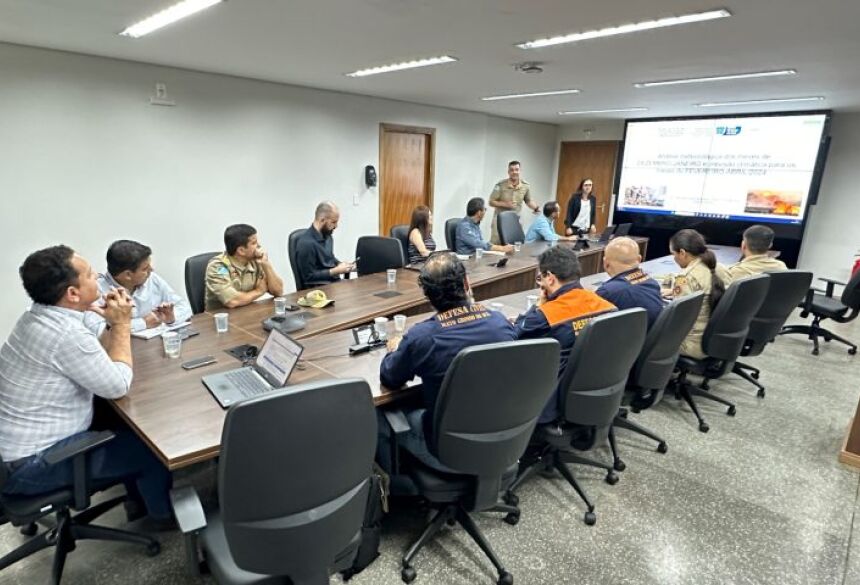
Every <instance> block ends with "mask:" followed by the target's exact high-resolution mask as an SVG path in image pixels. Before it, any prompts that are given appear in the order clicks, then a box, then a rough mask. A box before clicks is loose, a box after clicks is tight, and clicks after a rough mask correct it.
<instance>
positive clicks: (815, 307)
mask: <svg viewBox="0 0 860 585" xmlns="http://www.w3.org/2000/svg"><path fill="white" fill-rule="evenodd" d="M818 280H823V281H824V282H826V283H827V288H826V290H825V291H824V294H818V293H817V292H816V291H815V290H814V289H810V290H809V293H808V294H807V295H806V298H805V299H804V301H803V304H802V305H801V309H802V310H801V313H800V316H801V317H804V318H805V317H808V316H809V315H810V314H811V315H812V324H811V325H786V326H785V327H783V328H782V331H780V332H779V334H780V335H791V334H793V333H800V334H803V335H806V336H808V337H809V339H811V340H812V355H818V338H819V337H822V338H824V341H825V342H830V341H833V340H834V339H835V340H836V341H838V342H839V343H843V344H845V345H847V346H848V353H849V354H851V355H855V354H856V353H857V346H856V345H855V344H853V343H851V342H850V341H848V340H847V339H845V338H844V337H840V336H838V335H836V334H835V333H831V332H830V331H828V330H827V329H825V328H823V327H822V326H821V322H822V321H824V320H825V319H832V320H833V321H836V322H837V323H848V322H849V321H853V320H854V319H855V318H856V317H857V314H858V313H860V270H858V271H857V272H856V273H855V274H854V276H852V277H851V279H850V280H849V281H848V282H847V283H845V282H841V281H838V280H833V279H831V278H821V277H819V279H818ZM836 285H840V286H844V287H845V288H843V289H842V295H841V296H840V297H839V298H838V299H837V298H836V297H834V296H833V290H834V289H835V288H836ZM818 292H821V291H820V290H819V291H818Z"/></svg>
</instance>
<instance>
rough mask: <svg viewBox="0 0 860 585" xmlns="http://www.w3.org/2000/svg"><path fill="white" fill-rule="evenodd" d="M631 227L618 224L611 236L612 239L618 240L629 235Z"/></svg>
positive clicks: (631, 225)
mask: <svg viewBox="0 0 860 585" xmlns="http://www.w3.org/2000/svg"><path fill="white" fill-rule="evenodd" d="M632 227H633V224H632V223H619V224H618V227H616V228H615V233H614V234H612V236H613V237H615V238H619V237H621V236H626V235H627V234H629V233H630V228H632Z"/></svg>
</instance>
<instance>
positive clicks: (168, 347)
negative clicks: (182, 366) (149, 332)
mask: <svg viewBox="0 0 860 585" xmlns="http://www.w3.org/2000/svg"><path fill="white" fill-rule="evenodd" d="M161 341H162V343H163V344H164V355H166V356H167V357H169V358H178V357H179V353H180V351H181V350H182V336H180V335H179V334H178V333H177V332H175V331H166V332H164V333H162V334H161Z"/></svg>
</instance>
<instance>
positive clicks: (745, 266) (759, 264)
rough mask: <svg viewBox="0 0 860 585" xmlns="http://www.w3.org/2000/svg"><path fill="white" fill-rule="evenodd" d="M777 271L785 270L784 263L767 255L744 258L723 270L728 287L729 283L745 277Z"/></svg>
mask: <svg viewBox="0 0 860 585" xmlns="http://www.w3.org/2000/svg"><path fill="white" fill-rule="evenodd" d="M778 270H787V267H786V266H785V262H783V261H782V260H777V259H776V258H771V257H770V256H769V255H767V254H755V255H752V256H746V257H744V258H741V261H740V262H737V263H735V264H732V265H731V266H728V267H726V268H725V271H726V274H727V275H728V276H727V278H726V286H729V284H730V283H732V282H734V281H736V280H740V279H741V278H746V277H747V276H753V275H755V274H761V273H762V272H775V271H778Z"/></svg>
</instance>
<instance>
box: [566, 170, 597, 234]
mask: <svg viewBox="0 0 860 585" xmlns="http://www.w3.org/2000/svg"><path fill="white" fill-rule="evenodd" d="M593 189H594V181H592V180H591V179H583V180H582V181H580V183H579V189H577V190H576V193H574V194H573V195H571V196H570V201H568V203H567V215H566V216H565V218H564V225H565V230H564V234H565V235H566V236H575V235H576V234H577V230H579V231H581V232H590V233H592V234H593V233H594V232H595V231H597V227H595V225H594V214H595V213H596V211H597V200H596V199H595V198H594V195H592V194H591V191H592V190H593Z"/></svg>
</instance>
